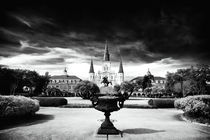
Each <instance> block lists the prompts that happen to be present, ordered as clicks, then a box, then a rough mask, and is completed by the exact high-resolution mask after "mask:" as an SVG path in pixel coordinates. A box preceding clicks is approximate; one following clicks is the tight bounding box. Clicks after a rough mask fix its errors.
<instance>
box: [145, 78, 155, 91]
mask: <svg viewBox="0 0 210 140" xmlns="http://www.w3.org/2000/svg"><path fill="white" fill-rule="evenodd" d="M152 80H154V76H153V75H152V74H150V75H145V76H144V78H143V82H142V89H143V91H144V90H145V89H146V88H149V87H152Z"/></svg>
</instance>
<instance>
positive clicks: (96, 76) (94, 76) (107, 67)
mask: <svg viewBox="0 0 210 140" xmlns="http://www.w3.org/2000/svg"><path fill="white" fill-rule="evenodd" d="M104 77H107V78H108V81H110V82H111V83H112V86H114V85H116V84H121V83H122V82H123V81H124V71H123V64H122V60H120V63H119V71H118V72H115V71H112V70H111V61H110V54H109V48H108V44H107V42H106V44H105V50H104V59H103V65H102V69H101V71H98V73H95V72H94V67H93V60H91V63H90V71H89V80H90V81H92V82H94V83H96V84H97V85H98V86H99V87H101V86H102V84H101V82H102V80H103V78H104Z"/></svg>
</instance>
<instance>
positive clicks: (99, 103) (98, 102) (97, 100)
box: [91, 87, 125, 135]
mask: <svg viewBox="0 0 210 140" xmlns="http://www.w3.org/2000/svg"><path fill="white" fill-rule="evenodd" d="M106 88H107V89H101V91H102V93H101V96H95V97H93V98H92V99H91V101H92V105H93V107H94V108H95V109H96V110H98V111H101V112H104V115H105V120H104V122H103V123H102V124H101V126H100V128H99V129H98V132H97V134H104V135H108V134H109V135H118V134H120V131H119V130H117V129H116V128H115V127H114V125H113V123H112V122H111V121H110V115H111V112H113V111H118V110H120V109H121V108H122V107H123V104H124V101H125V100H124V98H123V97H120V96H117V95H115V94H114V93H112V92H111V93H110V91H111V90H110V89H111V88H110V87H109V88H108V87H106ZM104 91H105V92H108V93H103V92H104Z"/></svg>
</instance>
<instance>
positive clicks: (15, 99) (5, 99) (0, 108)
mask: <svg viewBox="0 0 210 140" xmlns="http://www.w3.org/2000/svg"><path fill="white" fill-rule="evenodd" d="M38 110H39V102H38V101H37V100H33V99H30V98H27V97H24V96H0V118H6V117H19V116H24V115H32V114H35V112H36V111H38Z"/></svg>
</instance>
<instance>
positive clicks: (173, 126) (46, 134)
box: [0, 107, 210, 140]
mask: <svg viewBox="0 0 210 140" xmlns="http://www.w3.org/2000/svg"><path fill="white" fill-rule="evenodd" d="M180 114H182V111H180V110H176V109H126V108H124V109H122V110H120V111H118V112H113V113H112V115H111V119H112V120H113V121H114V125H115V127H116V128H118V129H119V130H121V131H123V137H122V138H121V137H120V136H109V140H120V139H121V140H140V139H142V140H144V139H145V140H147V139H152V140H172V139H173V140H177V139H179V140H199V139H200V140H209V139H210V127H207V126H202V125H198V124H193V123H189V122H185V121H182V120H181V119H180V117H179V116H180ZM103 118H104V116H103V113H102V112H99V111H97V110H95V109H93V108H79V109H78V108H54V107H49V108H47V107H41V109H40V111H39V112H38V113H37V115H36V117H35V118H34V119H32V120H31V121H28V122H27V123H26V122H25V123H23V124H18V125H16V126H15V127H14V126H13V125H10V126H9V127H8V128H7V129H2V130H0V139H1V140H10V139H11V140H42V139H43V140H67V139H68V140H105V139H106V136H98V135H96V130H97V128H98V127H99V126H100V124H101V119H103Z"/></svg>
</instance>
